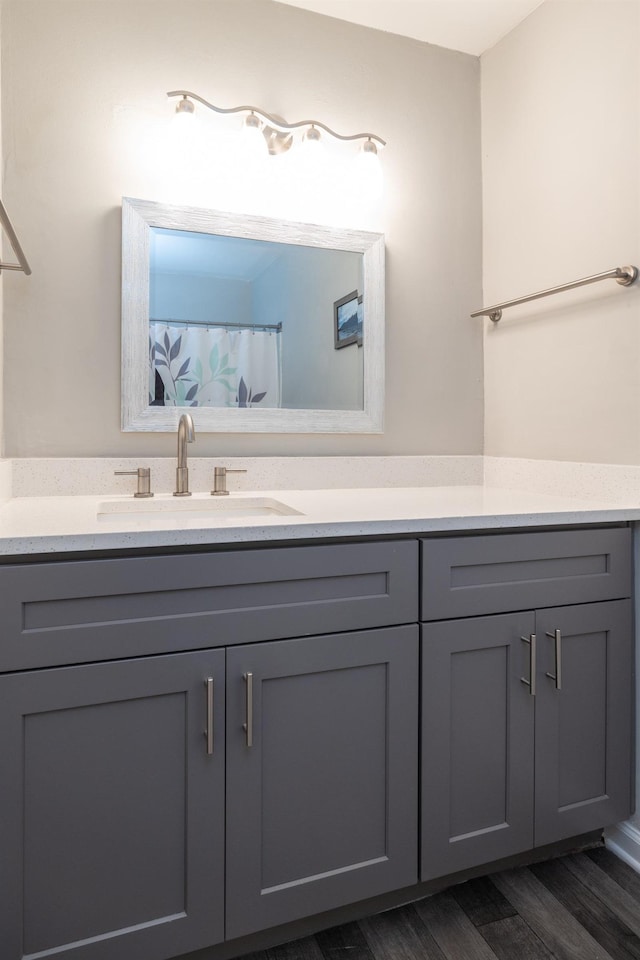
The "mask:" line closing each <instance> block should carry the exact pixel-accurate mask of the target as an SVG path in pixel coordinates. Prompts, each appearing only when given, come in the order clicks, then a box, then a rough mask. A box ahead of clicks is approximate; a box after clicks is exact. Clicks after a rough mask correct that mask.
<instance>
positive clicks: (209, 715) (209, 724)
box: [204, 677, 213, 757]
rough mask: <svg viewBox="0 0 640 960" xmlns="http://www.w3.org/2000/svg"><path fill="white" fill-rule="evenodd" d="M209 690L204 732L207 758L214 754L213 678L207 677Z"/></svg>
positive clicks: (205, 683) (206, 683)
mask: <svg viewBox="0 0 640 960" xmlns="http://www.w3.org/2000/svg"><path fill="white" fill-rule="evenodd" d="M204 685H205V687H206V689H207V729H206V730H205V732H204V735H205V737H206V738H207V756H208V757H210V756H211V755H212V754H213V677H207V679H206V680H205V682H204Z"/></svg>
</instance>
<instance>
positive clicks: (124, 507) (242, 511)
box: [98, 494, 302, 523]
mask: <svg viewBox="0 0 640 960" xmlns="http://www.w3.org/2000/svg"><path fill="white" fill-rule="evenodd" d="M277 516H298V517H300V516H302V514H301V513H300V511H299V510H294V509H293V507H290V506H288V505H287V504H286V503H282V502H281V501H280V500H274V499H273V498H272V497H245V496H234V495H233V494H231V495H230V496H228V497H212V496H210V495H209V494H194V495H193V496H191V497H173V496H171V495H170V494H164V495H162V496H159V497H151V498H150V499H148V500H143V499H139V500H136V499H135V498H133V497H132V498H131V499H126V500H123V499H117V500H115V499H114V500H103V501H102V503H99V504H98V520H120V521H122V520H127V519H128V520H143V519H144V520H154V521H161V520H164V521H171V522H172V523H173V522H176V521H180V522H189V523H192V522H193V521H195V520H198V521H208V522H209V523H218V522H222V521H226V520H242V519H244V518H245V517H277Z"/></svg>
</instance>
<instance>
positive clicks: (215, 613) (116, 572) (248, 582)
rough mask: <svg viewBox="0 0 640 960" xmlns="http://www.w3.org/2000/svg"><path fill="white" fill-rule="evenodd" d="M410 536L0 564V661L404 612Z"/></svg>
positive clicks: (261, 635)
mask: <svg viewBox="0 0 640 960" xmlns="http://www.w3.org/2000/svg"><path fill="white" fill-rule="evenodd" d="M417 570H418V544H417V541H402V542H392V541H387V542H384V543H357V544H335V545H319V546H305V547H282V548H275V549H267V550H243V551H230V552H220V553H201V554H189V555H179V556H170V557H136V558H127V559H124V558H120V559H118V558H114V559H109V560H81V561H71V562H66V561H60V562H58V563H35V564H22V565H16V566H3V567H0V607H1V609H2V611H3V616H2V624H1V626H0V631H1V632H0V638H1V640H0V670H16V669H25V668H27V669H28V668H30V667H45V666H52V665H55V664H64V663H83V662H89V661H94V660H104V659H110V660H111V659H118V658H121V657H131V656H139V655H145V654H152V653H164V652H168V651H179V650H189V649H196V648H201V647H215V646H222V645H226V644H229V643H250V642H252V641H256V640H272V639H277V638H286V637H294V636H298V637H300V636H308V635H311V634H321V633H329V632H335V631H343V630H357V629H363V628H367V627H375V626H388V625H392V624H399V623H408V622H411V621H415V620H417V617H418V585H417V581H418V577H417Z"/></svg>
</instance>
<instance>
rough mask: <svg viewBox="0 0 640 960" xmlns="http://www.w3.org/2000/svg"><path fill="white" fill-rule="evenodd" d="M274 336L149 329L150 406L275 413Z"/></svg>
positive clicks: (164, 326)
mask: <svg viewBox="0 0 640 960" xmlns="http://www.w3.org/2000/svg"><path fill="white" fill-rule="evenodd" d="M280 381H281V378H280V333H279V332H277V331H271V330H250V329H246V330H244V329H243V330H230V329H227V328H225V327H206V326H195V325H194V326H180V325H178V324H171V323H166V322H165V323H163V322H161V321H157V320H155V321H151V322H150V324H149V403H150V404H151V405H153V406H171V407H173V406H180V407H182V406H187V407H188V406H191V407H253V406H257V405H258V404H259V405H260V407H261V408H264V407H279V406H280V402H281V383H280Z"/></svg>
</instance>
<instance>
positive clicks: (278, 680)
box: [226, 626, 418, 939]
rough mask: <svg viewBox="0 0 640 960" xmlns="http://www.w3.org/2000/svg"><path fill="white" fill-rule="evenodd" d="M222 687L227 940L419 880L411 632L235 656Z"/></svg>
mask: <svg viewBox="0 0 640 960" xmlns="http://www.w3.org/2000/svg"><path fill="white" fill-rule="evenodd" d="M249 674H251V677H250V678H249V680H250V682H249V683H248V682H247V680H246V679H243V676H247V677H249ZM227 677H228V681H227V928H226V929H227V938H228V939H233V938H234V937H239V936H241V935H244V934H247V933H251V932H253V931H255V930H259V929H263V928H266V927H270V926H275V925H277V924H281V923H285V922H286V921H288V920H294V919H296V918H299V917H303V916H307V915H311V914H315V913H320V912H321V911H324V910H328V909H330V908H332V907H336V906H340V905H341V904H345V903H351V902H354V901H356V900H361V899H364V898H366V897H371V896H374V895H376V894H379V893H384V892H386V891H388V890H393V889H397V888H400V887H403V886H408V885H410V884H413V883H416V881H417V805H418V804H417V741H418V628H417V626H404V627H391V628H387V629H384V630H366V631H362V632H360V633H345V634H340V635H330V636H320V637H314V638H313V639H300V640H287V641H282V642H274V643H265V644H258V645H254V646H240V647H234V648H231V649H230V650H228V652H227ZM249 694H251V699H248V697H249ZM248 705H250V710H252V717H251V716H250V717H248V716H247V710H248ZM247 721H249V726H250V732H251V733H252V737H251V736H250V737H249V742H248V737H247V734H248V731H247V729H246V726H247ZM243 725H244V726H243ZM251 728H252V729H251ZM250 743H251V745H249V744H250Z"/></svg>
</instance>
